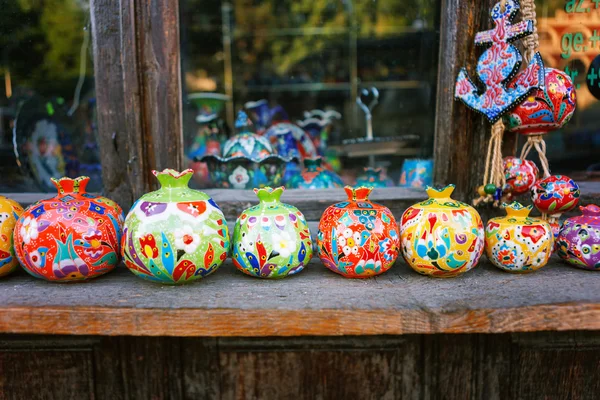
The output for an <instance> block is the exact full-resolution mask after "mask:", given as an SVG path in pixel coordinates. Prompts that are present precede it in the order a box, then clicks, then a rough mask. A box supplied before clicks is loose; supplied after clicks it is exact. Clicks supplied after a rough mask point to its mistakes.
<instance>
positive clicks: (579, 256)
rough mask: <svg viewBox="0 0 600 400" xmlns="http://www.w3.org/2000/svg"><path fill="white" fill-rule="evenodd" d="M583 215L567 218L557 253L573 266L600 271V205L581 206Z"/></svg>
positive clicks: (561, 232)
mask: <svg viewBox="0 0 600 400" xmlns="http://www.w3.org/2000/svg"><path fill="white" fill-rule="evenodd" d="M580 209H581V211H582V215H580V216H577V217H572V218H569V219H567V220H566V221H565V222H564V224H563V226H562V229H561V230H560V233H559V235H558V240H557V245H556V248H557V253H558V255H559V257H560V258H562V259H563V260H565V261H566V262H567V263H569V264H570V265H572V266H575V267H578V268H583V269H587V270H592V271H600V207H598V206H597V205H595V204H590V205H588V206H586V207H580Z"/></svg>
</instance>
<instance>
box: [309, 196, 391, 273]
mask: <svg viewBox="0 0 600 400" xmlns="http://www.w3.org/2000/svg"><path fill="white" fill-rule="evenodd" d="M345 190H346V194H347V195H348V201H345V202H342V203H337V204H334V205H332V206H330V207H329V208H327V209H326V210H325V212H324V213H323V216H322V217H321V221H320V222H319V233H318V235H317V248H318V250H319V257H320V258H321V261H322V262H323V264H324V265H325V266H326V267H327V268H329V269H330V270H332V271H333V272H336V273H338V274H340V275H343V276H345V277H347V278H368V277H370V276H373V275H379V274H381V273H383V272H385V271H387V270H388V269H390V268H391V267H392V265H394V262H395V261H396V259H397V257H398V252H399V248H400V239H399V234H398V226H397V225H396V220H395V219H394V216H393V215H392V213H391V212H390V210H389V209H388V208H386V207H384V206H382V205H380V204H377V203H373V202H371V201H369V199H368V196H369V194H370V193H371V190H372V188H366V187H359V188H356V189H354V188H351V187H349V186H346V188H345Z"/></svg>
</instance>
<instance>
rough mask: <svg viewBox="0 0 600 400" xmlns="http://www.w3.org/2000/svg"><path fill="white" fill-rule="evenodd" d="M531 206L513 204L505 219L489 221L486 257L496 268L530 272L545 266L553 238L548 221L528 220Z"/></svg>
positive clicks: (550, 253)
mask: <svg viewBox="0 0 600 400" xmlns="http://www.w3.org/2000/svg"><path fill="white" fill-rule="evenodd" d="M531 208H532V207H531V206H529V207H524V206H522V205H521V204H519V203H517V202H514V203H512V204H510V205H507V206H506V213H507V215H506V216H505V217H499V218H492V219H490V220H489V221H488V223H487V226H486V229H485V244H486V248H485V249H486V254H487V257H488V259H489V260H490V261H491V262H492V264H494V265H495V266H496V267H498V268H500V269H502V270H505V271H508V272H531V271H535V270H538V269H540V268H541V267H543V266H544V265H546V264H547V263H548V260H549V259H550V256H551V255H552V248H553V245H554V235H553V233H552V228H551V227H550V225H549V224H548V222H546V221H544V220H541V219H537V218H531V217H529V212H530V211H531Z"/></svg>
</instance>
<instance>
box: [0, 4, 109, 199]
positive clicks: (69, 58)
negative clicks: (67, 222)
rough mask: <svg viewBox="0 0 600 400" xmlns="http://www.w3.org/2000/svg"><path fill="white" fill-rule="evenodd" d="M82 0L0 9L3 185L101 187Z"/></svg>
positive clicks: (5, 188)
mask: <svg viewBox="0 0 600 400" xmlns="http://www.w3.org/2000/svg"><path fill="white" fill-rule="evenodd" d="M89 20H90V18H89V4H88V1H87V0H45V1H32V0H12V1H8V2H3V5H2V12H1V13H0V76H2V78H3V79H2V82H0V88H1V90H0V154H1V155H0V171H1V174H2V179H0V192H43V191H54V187H53V186H52V185H51V183H50V181H49V178H50V177H56V178H60V177H62V176H70V177H76V176H79V175H88V176H90V177H91V181H90V185H89V186H88V188H89V190H91V191H99V190H101V179H100V162H99V155H98V148H97V144H96V140H95V134H96V124H95V99H94V75H93V74H94V72H93V65H92V50H91V47H92V46H91V40H90V37H89V29H88V27H89Z"/></svg>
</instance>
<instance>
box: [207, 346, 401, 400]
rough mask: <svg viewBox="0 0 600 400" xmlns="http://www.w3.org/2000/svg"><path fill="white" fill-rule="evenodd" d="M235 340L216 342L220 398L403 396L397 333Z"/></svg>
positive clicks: (385, 397)
mask: <svg viewBox="0 0 600 400" xmlns="http://www.w3.org/2000/svg"><path fill="white" fill-rule="evenodd" d="M236 342H237V340H236V341H234V343H233V344H232V343H231V342H230V341H228V340H227V341H220V345H219V355H220V360H221V362H220V370H221V390H222V393H221V398H222V399H287V398H299V399H350V398H355V399H396V398H404V397H401V396H400V394H401V392H400V390H399V388H398V387H397V386H396V384H397V383H398V380H397V379H396V378H397V377H398V374H397V372H398V370H399V368H398V366H399V364H400V358H401V354H402V353H403V348H404V344H405V343H404V342H402V341H399V340H398V339H385V338H382V339H380V340H378V341H375V340H368V339H367V340H365V339H361V338H351V339H348V338H346V339H342V340H341V341H337V342H335V341H332V340H303V341H301V342H298V341H297V340H295V339H294V340H289V339H284V340H276V339H273V340H268V341H265V340H260V341H258V342H254V343H253V341H251V340H245V341H244V343H242V344H241V345H240V344H239V343H236ZM363 342H367V345H366V346H364V345H363ZM377 342H379V343H377ZM274 374H276V375H277V378H276V379H275V377H274ZM400 376H402V374H400ZM282 382H285V383H284V384H282Z"/></svg>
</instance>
